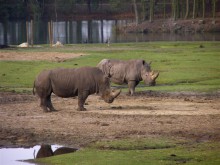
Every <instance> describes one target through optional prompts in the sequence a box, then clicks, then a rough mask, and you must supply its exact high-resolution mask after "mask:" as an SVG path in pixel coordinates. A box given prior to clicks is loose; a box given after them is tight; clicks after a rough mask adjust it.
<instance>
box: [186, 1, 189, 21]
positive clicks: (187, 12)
mask: <svg viewBox="0 0 220 165" xmlns="http://www.w3.org/2000/svg"><path fill="white" fill-rule="evenodd" d="M188 16H189V0H186V14H185V19H187V18H188Z"/></svg>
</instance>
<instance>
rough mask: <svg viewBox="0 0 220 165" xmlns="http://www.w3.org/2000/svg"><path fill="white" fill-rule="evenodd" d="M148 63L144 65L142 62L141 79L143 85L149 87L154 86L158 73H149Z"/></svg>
mask: <svg viewBox="0 0 220 165" xmlns="http://www.w3.org/2000/svg"><path fill="white" fill-rule="evenodd" d="M150 64H151V62H150V63H146V62H145V61H143V66H142V69H141V77H142V79H143V81H144V82H145V84H149V85H150V86H155V85H156V79H157V77H158V76H159V72H156V73H155V72H154V71H151V67H150Z"/></svg>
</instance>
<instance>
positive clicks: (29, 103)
mask: <svg viewBox="0 0 220 165" xmlns="http://www.w3.org/2000/svg"><path fill="white" fill-rule="evenodd" d="M177 95H178V97H176V96H177ZM52 102H53V104H54V106H55V108H56V109H57V110H58V111H57V112H53V113H44V112H43V111H42V110H41V108H40V107H39V99H38V98H37V97H36V96H33V95H28V94H16V93H0V115H1V118H0V123H1V129H0V146H30V145H36V144H41V143H48V144H61V145H68V146H72V147H83V146H86V145H87V144H89V143H91V142H94V141H97V140H103V139H118V138H131V137H135V138H141V137H169V138H186V139H192V140H194V141H207V140H220V108H219V107H220V97H219V94H216V95H206V94H204V95H197V94H192V93H191V94H185V93H182V94H180V93H179V94H177V93H170V94H167V93H166V94H161V93H158V92H140V93H137V94H136V95H135V96H132V97H131V96H127V95H125V94H124V93H122V94H121V95H120V96H119V97H118V98H117V99H116V100H115V101H114V102H113V103H112V104H107V103H105V102H104V101H103V100H101V99H100V98H99V96H97V95H92V96H89V98H88V100H87V102H86V105H85V107H86V108H87V111H85V112H79V111H76V108H77V97H76V98H69V99H62V98H58V97H56V96H54V95H53V97H52Z"/></svg>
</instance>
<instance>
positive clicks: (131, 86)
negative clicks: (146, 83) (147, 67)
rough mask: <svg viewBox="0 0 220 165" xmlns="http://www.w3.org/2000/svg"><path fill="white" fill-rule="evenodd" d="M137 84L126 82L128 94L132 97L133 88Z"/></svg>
mask: <svg viewBox="0 0 220 165" xmlns="http://www.w3.org/2000/svg"><path fill="white" fill-rule="evenodd" d="M138 83H139V82H136V81H129V82H128V94H129V95H131V96H132V95H133V94H134V92H135V87H136V86H137V85H138Z"/></svg>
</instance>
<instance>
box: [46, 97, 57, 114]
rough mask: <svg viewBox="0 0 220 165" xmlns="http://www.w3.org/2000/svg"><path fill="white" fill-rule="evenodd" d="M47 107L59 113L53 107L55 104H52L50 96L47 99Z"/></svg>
mask: <svg viewBox="0 0 220 165" xmlns="http://www.w3.org/2000/svg"><path fill="white" fill-rule="evenodd" d="M47 107H48V108H49V109H50V111H57V110H56V109H55V108H54V107H53V104H52V102H51V96H49V97H48V98H47Z"/></svg>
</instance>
